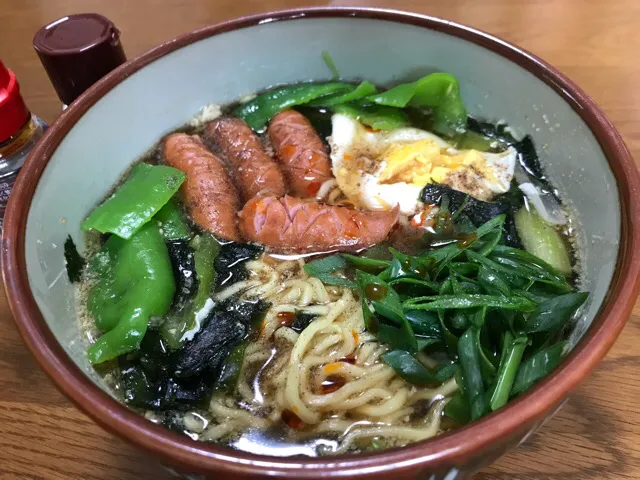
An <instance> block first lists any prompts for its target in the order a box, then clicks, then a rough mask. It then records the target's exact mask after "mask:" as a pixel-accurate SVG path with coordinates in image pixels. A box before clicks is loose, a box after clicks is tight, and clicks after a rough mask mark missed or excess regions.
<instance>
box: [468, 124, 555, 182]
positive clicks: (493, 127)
mask: <svg viewBox="0 0 640 480" xmlns="http://www.w3.org/2000/svg"><path fill="white" fill-rule="evenodd" d="M467 128H468V129H469V130H471V131H473V132H477V133H480V134H482V135H484V136H486V137H489V138H493V139H495V140H497V141H498V142H500V143H502V144H503V145H505V146H512V147H513V148H515V149H516V150H517V151H518V153H519V155H518V161H519V162H520V165H522V168H524V169H525V170H526V171H527V172H528V173H529V174H530V175H532V176H534V177H536V178H537V179H538V180H540V181H541V182H543V183H544V184H545V185H546V186H547V187H549V183H548V181H547V179H546V177H545V175H544V172H543V170H542V166H541V165H540V159H539V158H538V153H537V152H536V147H535V145H534V144H533V139H532V138H531V136H530V135H527V136H525V137H524V138H523V139H522V140H516V139H515V138H514V136H513V135H512V134H511V133H510V132H509V131H507V129H508V125H507V124H505V123H497V124H494V123H490V122H483V121H480V120H476V119H475V118H472V117H467ZM550 190H551V189H550Z"/></svg>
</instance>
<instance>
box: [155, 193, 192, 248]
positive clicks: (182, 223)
mask: <svg viewBox="0 0 640 480" xmlns="http://www.w3.org/2000/svg"><path fill="white" fill-rule="evenodd" d="M153 218H154V220H155V221H156V222H158V226H159V227H160V232H161V233H162V236H163V237H164V238H165V240H185V239H188V238H191V235H192V233H191V228H190V227H189V224H188V223H187V221H186V220H185V217H184V214H183V213H182V210H180V206H179V205H178V202H177V201H176V200H175V198H172V199H171V200H169V201H168V202H167V204H166V205H165V206H164V207H162V208H161V209H160V210H159V211H158V213H156V216H155V217H153Z"/></svg>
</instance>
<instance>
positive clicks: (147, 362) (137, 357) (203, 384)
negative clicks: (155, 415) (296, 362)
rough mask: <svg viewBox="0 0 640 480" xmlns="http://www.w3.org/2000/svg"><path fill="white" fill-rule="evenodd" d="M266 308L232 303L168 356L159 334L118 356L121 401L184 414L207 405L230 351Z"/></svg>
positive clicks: (219, 308) (253, 327) (221, 306)
mask: <svg viewBox="0 0 640 480" xmlns="http://www.w3.org/2000/svg"><path fill="white" fill-rule="evenodd" d="M268 307H269V304H268V303H266V302H264V301H254V302H250V301H240V300H239V299H237V298H231V299H229V300H227V301H225V302H223V303H221V304H219V305H217V306H216V307H214V309H213V310H212V312H211V313H210V314H209V316H208V317H207V319H205V320H204V322H203V326H202V328H201V331H200V332H199V333H198V335H196V336H195V338H194V339H193V340H192V341H189V342H186V343H185V344H184V346H183V347H182V348H181V349H179V350H177V351H175V352H171V351H170V350H169V348H168V346H167V345H166V343H165V342H164V340H163V339H162V336H161V335H160V334H159V333H158V332H157V331H150V332H148V333H147V335H146V336H145V338H144V340H143V341H142V344H141V346H140V349H139V350H138V351H136V352H134V353H132V354H130V355H127V356H123V357H120V359H119V361H120V375H121V381H122V385H123V396H124V400H125V401H126V402H127V403H128V404H129V405H131V406H133V407H137V408H153V409H157V410H168V409H177V410H181V409H185V408H191V407H192V406H193V405H198V404H199V403H202V402H206V401H207V400H208V397H209V395H210V394H211V392H212V391H213V389H214V388H215V386H216V384H217V383H218V381H219V378H220V375H221V372H222V366H223V364H224V363H225V361H226V359H227V357H228V356H229V352H230V351H231V350H232V349H233V348H234V347H236V346H237V345H239V344H240V343H242V342H243V341H245V340H246V339H247V338H248V337H249V335H251V334H252V333H253V332H254V331H256V329H257V325H258V324H259V322H260V321H261V319H262V316H263V315H264V312H265V311H266V309H267V308H268Z"/></svg>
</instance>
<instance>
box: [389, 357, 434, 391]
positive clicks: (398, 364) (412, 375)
mask: <svg viewBox="0 0 640 480" xmlns="http://www.w3.org/2000/svg"><path fill="white" fill-rule="evenodd" d="M382 360H384V361H385V362H386V363H387V364H388V365H389V366H390V367H391V368H393V369H394V370H395V371H396V373H397V374H398V375H400V377H402V378H403V379H404V380H406V381H407V382H409V383H412V384H414V385H430V384H433V383H436V379H435V376H434V375H433V373H431V372H430V371H429V370H427V369H426V367H425V366H424V365H422V364H421V363H420V362H419V361H418V360H417V359H416V358H415V357H414V356H413V355H411V354H410V353H409V352H407V351H404V350H392V351H390V352H387V353H385V354H384V355H382Z"/></svg>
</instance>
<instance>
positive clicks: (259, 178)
mask: <svg viewBox="0 0 640 480" xmlns="http://www.w3.org/2000/svg"><path fill="white" fill-rule="evenodd" d="M204 139H205V141H207V142H209V143H212V144H215V145H216V146H217V147H218V148H219V149H220V152H221V153H222V156H223V158H226V160H227V162H228V164H229V165H230V167H231V169H232V170H233V171H235V179H236V181H237V184H238V186H239V187H240V191H241V193H242V196H243V198H244V200H245V201H247V200H249V199H250V198H253V197H255V196H256V195H275V196H276V197H281V196H283V195H284V194H285V193H287V192H286V183H285V179H284V174H283V173H282V170H281V169H280V165H278V162H276V161H275V160H274V159H273V158H271V156H270V155H269V154H268V153H267V152H266V150H265V149H264V147H263V145H262V142H261V141H260V139H259V138H258V136H257V135H256V134H255V133H253V131H252V130H251V129H250V128H249V126H248V125H247V124H246V123H244V122H243V121H242V120H241V119H239V118H233V117H219V118H216V119H215V120H212V121H211V122H209V123H208V124H207V126H206V127H205V129H204Z"/></svg>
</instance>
